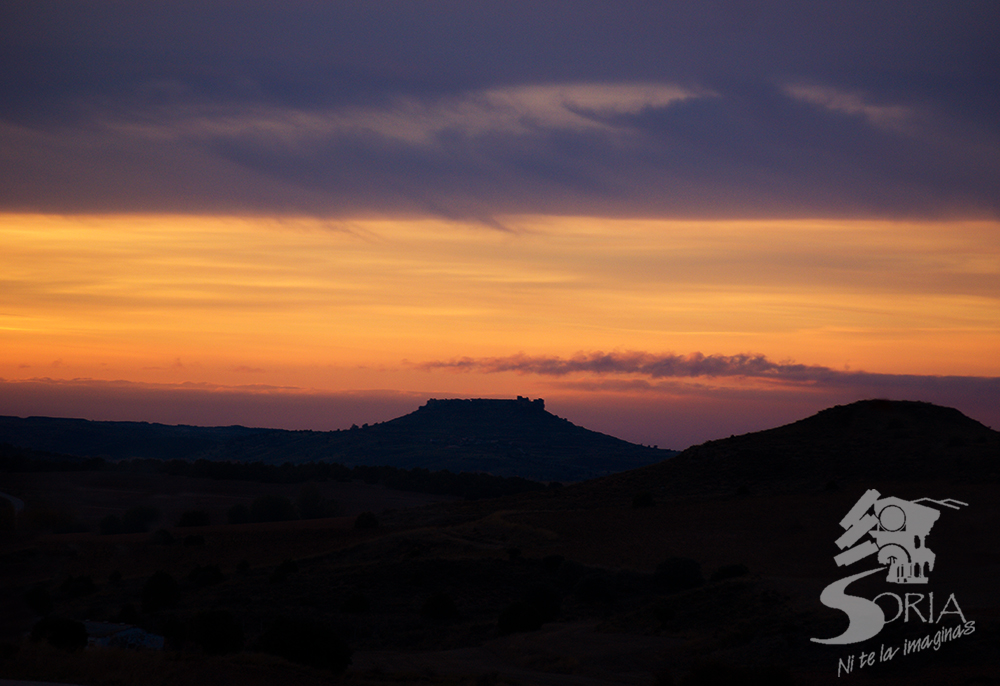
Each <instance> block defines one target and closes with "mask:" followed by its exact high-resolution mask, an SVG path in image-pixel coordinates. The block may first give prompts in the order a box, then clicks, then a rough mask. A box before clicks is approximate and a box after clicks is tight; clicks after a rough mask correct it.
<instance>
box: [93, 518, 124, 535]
mask: <svg viewBox="0 0 1000 686" xmlns="http://www.w3.org/2000/svg"><path fill="white" fill-rule="evenodd" d="M97 530H98V531H100V532H101V534H103V535H105V536H114V535H116V534H120V533H121V532H122V520H121V517H119V516H118V515H113V514H109V515H108V516H107V517H104V518H102V519H101V521H100V522H99V523H98V524H97Z"/></svg>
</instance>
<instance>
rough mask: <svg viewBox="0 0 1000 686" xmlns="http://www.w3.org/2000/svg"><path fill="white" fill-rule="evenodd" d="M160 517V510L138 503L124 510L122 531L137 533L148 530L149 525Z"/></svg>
mask: <svg viewBox="0 0 1000 686" xmlns="http://www.w3.org/2000/svg"><path fill="white" fill-rule="evenodd" d="M159 518H160V511H159V510H157V509H156V508H155V507H150V506H147V505H140V506H139V507H132V508H129V509H128V510H125V514H123V515H122V533H126V534H137V533H143V532H145V531H149V526H150V525H151V524H152V523H153V522H155V521H156V520H157V519H159Z"/></svg>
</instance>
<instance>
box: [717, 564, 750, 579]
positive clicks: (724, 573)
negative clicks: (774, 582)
mask: <svg viewBox="0 0 1000 686" xmlns="http://www.w3.org/2000/svg"><path fill="white" fill-rule="evenodd" d="M749 573H750V570H749V569H747V566H746V565H723V566H722V567H719V568H718V569H716V570H715V571H714V572H712V576H711V580H712V581H723V580H724V579H735V578H737V577H741V576H746V575H747V574H749Z"/></svg>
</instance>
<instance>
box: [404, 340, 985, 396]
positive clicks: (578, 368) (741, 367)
mask: <svg viewBox="0 0 1000 686" xmlns="http://www.w3.org/2000/svg"><path fill="white" fill-rule="evenodd" d="M416 367H417V368H418V369H423V370H427V371H430V370H435V369H451V370H454V371H457V372H478V373H483V374H496V373H501V372H513V373H516V374H531V375H538V376H552V377H564V376H568V375H571V374H592V375H597V376H605V375H628V376H633V377H639V378H637V379H632V380H629V381H627V382H624V385H622V382H616V383H617V384H618V385H616V386H615V388H617V389H628V390H636V389H650V388H653V386H652V385H650V384H648V383H647V382H645V381H643V378H648V379H723V378H729V379H764V380H771V381H776V382H781V383H782V384H795V385H815V386H828V387H839V386H857V387H866V388H878V387H885V388H917V387H922V388H927V389H932V388H935V387H945V386H955V385H956V384H960V385H962V386H964V387H967V388H968V389H969V390H977V391H979V392H988V393H995V394H998V397H1000V377H978V376H934V375H919V374H874V373H869V372H865V371H849V370H838V369H833V368H831V367H824V366H821V365H806V364H799V363H796V362H791V361H787V362H785V361H783V362H775V361H773V360H771V359H769V358H768V357H767V356H765V355H762V354H738V355H705V354H703V353H700V352H694V353H691V354H688V355H677V354H673V353H668V354H660V355H657V354H653V353H649V352H635V351H627V352H612V353H604V352H592V353H585V354H580V355H576V356H574V357H571V358H563V357H556V356H530V355H523V354H519V355H511V356H508V357H485V358H471V357H462V358H457V359H453V360H448V361H431V362H425V363H422V364H418V365H416ZM593 388H594V389H595V390H599V389H607V386H604V385H596V386H593Z"/></svg>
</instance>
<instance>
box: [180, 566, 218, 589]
mask: <svg viewBox="0 0 1000 686" xmlns="http://www.w3.org/2000/svg"><path fill="white" fill-rule="evenodd" d="M225 580H226V575H225V574H223V573H222V570H220V569H219V565H205V566H204V567H200V566H199V567H195V568H194V569H192V570H191V573H190V574H188V581H189V582H190V583H191V585H192V586H195V587H197V588H204V587H205V586H214V585H215V584H218V583H222V582H223V581H225Z"/></svg>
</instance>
